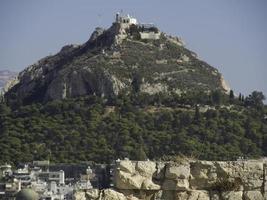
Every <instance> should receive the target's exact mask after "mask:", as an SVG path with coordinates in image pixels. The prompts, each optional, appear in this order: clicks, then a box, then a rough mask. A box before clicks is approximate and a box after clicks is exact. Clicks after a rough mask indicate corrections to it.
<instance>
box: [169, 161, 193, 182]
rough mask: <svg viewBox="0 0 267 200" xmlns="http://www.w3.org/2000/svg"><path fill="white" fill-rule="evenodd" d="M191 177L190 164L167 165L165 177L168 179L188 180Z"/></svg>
mask: <svg viewBox="0 0 267 200" xmlns="http://www.w3.org/2000/svg"><path fill="white" fill-rule="evenodd" d="M189 175H190V165H189V163H185V164H174V163H168V164H167V165H166V173H165V177H166V178H167V179H177V178H180V179H188V178H189Z"/></svg>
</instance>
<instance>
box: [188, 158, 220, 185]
mask: <svg viewBox="0 0 267 200" xmlns="http://www.w3.org/2000/svg"><path fill="white" fill-rule="evenodd" d="M190 166H191V179H190V186H191V188H192V189H207V188H210V187H212V186H213V185H214V183H215V182H216V180H217V171H216V167H215V166H214V163H213V162H211V161H197V162H193V163H191V165H190Z"/></svg>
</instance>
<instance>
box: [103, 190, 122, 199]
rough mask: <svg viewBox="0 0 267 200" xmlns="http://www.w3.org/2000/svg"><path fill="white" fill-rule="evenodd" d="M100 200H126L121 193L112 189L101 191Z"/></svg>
mask: <svg viewBox="0 0 267 200" xmlns="http://www.w3.org/2000/svg"><path fill="white" fill-rule="evenodd" d="M101 200H127V198H126V196H124V194H123V193H120V192H117V191H115V190H112V189H107V190H104V191H103V194H102V196H101Z"/></svg>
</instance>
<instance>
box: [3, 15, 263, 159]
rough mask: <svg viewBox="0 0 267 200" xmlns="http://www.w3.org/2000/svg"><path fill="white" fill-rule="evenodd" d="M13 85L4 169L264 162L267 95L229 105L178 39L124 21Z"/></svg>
mask: <svg viewBox="0 0 267 200" xmlns="http://www.w3.org/2000/svg"><path fill="white" fill-rule="evenodd" d="M124 20H125V21H124ZM127 20H129V21H127ZM124 22H125V23H124ZM130 22H131V23H130ZM12 83H14V84H11V85H10V89H9V90H8V91H7V92H6V93H5V101H3V102H1V103H0V149H1V154H0V163H5V162H11V163H15V164H17V163H19V162H26V161H32V160H42V159H49V160H51V161H53V162H68V163H70V162H80V161H86V160H93V161H96V162H105V163H109V162H112V161H113V160H114V159H117V158H121V159H123V158H125V157H128V158H130V159H133V160H145V159H147V158H149V159H163V160H164V159H169V158H172V157H173V156H174V157H175V156H176V155H179V154H182V155H186V156H191V157H195V158H199V159H208V160H236V159H237V158H238V157H249V158H255V157H261V156H267V148H266V147H267V143H266V141H267V108H266V106H265V105H264V104H263V100H264V99H265V97H264V95H263V94H262V93H261V92H258V91H254V92H253V93H252V94H251V95H249V96H247V97H244V96H243V95H241V94H240V95H239V97H236V96H234V92H233V91H232V90H231V91H229V88H228V87H226V85H225V82H224V80H223V78H222V75H221V74H220V73H219V72H218V70H217V69H215V68H214V67H212V66H210V65H208V64H207V63H205V62H204V61H201V60H199V59H198V58H197V56H196V54H195V53H193V52H191V51H190V50H188V49H186V48H185V46H184V45H183V43H182V41H181V40H180V39H179V38H176V37H171V36H167V35H166V34H164V33H162V32H160V31H159V30H158V28H157V27H155V26H151V25H144V24H137V23H136V21H135V20H134V19H133V18H130V17H128V16H127V17H120V16H117V18H116V21H115V22H114V23H113V25H112V26H111V27H110V28H109V29H107V30H103V29H100V28H97V29H96V30H95V32H94V33H93V34H92V35H91V37H90V39H89V40H88V41H87V42H86V43H85V44H83V45H78V46H75V45H68V46H65V47H63V48H62V49H61V51H60V52H59V53H57V54H56V55H54V56H48V57H46V58H43V59H41V60H40V61H38V62H37V63H35V64H33V65H31V66H30V67H28V68H26V69H25V70H24V71H22V72H21V73H20V74H19V75H18V79H16V81H14V82H12ZM228 91H229V93H228Z"/></svg>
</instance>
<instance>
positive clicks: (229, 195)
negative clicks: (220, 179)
mask: <svg viewBox="0 0 267 200" xmlns="http://www.w3.org/2000/svg"><path fill="white" fill-rule="evenodd" d="M242 195H243V192H242V191H238V192H236V191H229V192H222V199H223V200H243V198H242Z"/></svg>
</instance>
